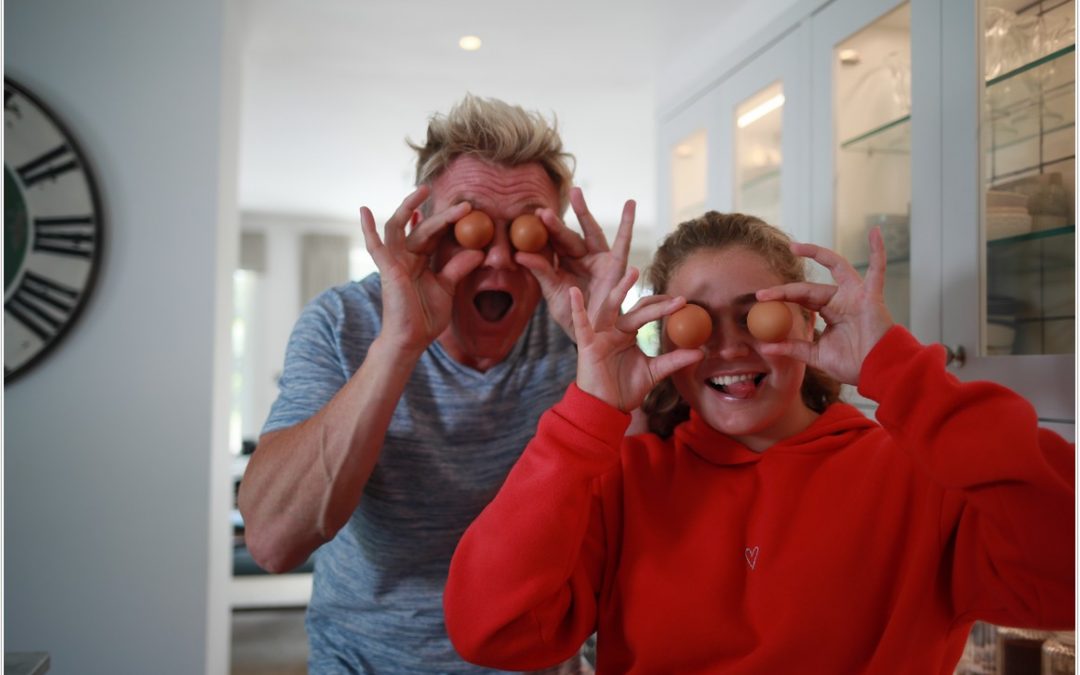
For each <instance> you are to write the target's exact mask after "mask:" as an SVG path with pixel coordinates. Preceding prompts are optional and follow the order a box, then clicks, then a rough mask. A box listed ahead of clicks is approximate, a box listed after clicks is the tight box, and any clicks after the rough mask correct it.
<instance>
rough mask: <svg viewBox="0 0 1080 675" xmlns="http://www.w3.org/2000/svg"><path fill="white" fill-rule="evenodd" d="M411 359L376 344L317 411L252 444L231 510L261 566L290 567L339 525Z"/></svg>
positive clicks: (356, 496)
mask: <svg viewBox="0 0 1080 675" xmlns="http://www.w3.org/2000/svg"><path fill="white" fill-rule="evenodd" d="M418 358H419V354H405V353H402V352H401V351H400V350H399V349H397V348H395V347H393V346H391V345H389V344H386V343H385V342H384V341H383V340H382V339H381V338H376V339H375V341H374V342H373V343H372V344H371V348H370V350H369V351H368V354H367V357H366V358H365V359H364V362H363V364H362V365H361V366H360V368H359V369H358V370H357V371H356V373H355V374H353V376H352V377H351V378H350V379H349V381H348V382H347V383H346V384H345V386H344V387H342V388H341V390H340V391H338V393H337V394H336V395H335V396H334V397H333V398H332V399H331V400H330V402H329V403H327V404H326V406H324V407H323V408H322V410H320V411H319V412H318V413H316V414H315V415H313V416H312V417H311V418H309V419H307V420H305V421H303V422H300V423H298V424H295V425H293V426H291V427H287V428H285V429H279V430H277V431H271V432H268V433H266V434H264V435H263V436H262V437H261V438H260V439H259V445H258V450H257V451H256V452H255V453H254V454H253V455H252V456H251V461H250V463H249V464H248V467H247V470H246V471H245V472H244V479H243V481H242V482H241V484H240V494H239V497H238V503H239V507H240V512H241V514H242V515H243V517H244V531H245V539H246V541H247V545H248V549H249V550H250V551H251V555H252V557H253V558H254V559H255V562H256V563H258V564H259V566H260V567H262V568H264V569H266V570H267V571H269V572H275V573H277V572H285V571H288V570H290V569H292V568H294V567H297V566H298V565H300V564H301V563H303V562H304V561H305V560H306V559H307V558H308V556H309V555H311V553H312V551H314V550H315V549H316V548H318V547H319V546H321V545H322V544H323V543H325V542H327V541H329V540H330V539H332V538H333V537H334V535H335V534H336V533H337V531H338V530H339V529H341V528H342V526H344V525H345V523H346V522H347V521H348V519H349V516H350V515H351V514H352V512H353V511H354V510H355V509H356V507H357V505H358V504H359V503H360V497H361V495H362V494H363V491H364V486H365V485H366V484H367V480H368V478H369V477H370V476H371V471H372V469H373V468H374V467H375V462H376V460H377V459H378V457H379V451H380V449H381V448H382V444H383V439H384V438H385V436H386V430H387V428H388V427H389V425H390V418H391V415H392V414H393V412H394V408H395V407H396V406H397V403H398V400H399V399H400V398H401V394H402V392H403V391H404V389H405V384H406V382H408V379H409V375H410V374H411V373H412V370H413V367H414V366H415V365H416V361H417V359H418Z"/></svg>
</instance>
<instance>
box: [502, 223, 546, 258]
mask: <svg viewBox="0 0 1080 675" xmlns="http://www.w3.org/2000/svg"><path fill="white" fill-rule="evenodd" d="M547 241H548V231H547V228H546V227H544V221H542V220H540V218H539V217H537V216H534V215H533V214H531V213H525V214H522V215H520V216H518V217H517V218H514V222H512V223H510V242H511V243H513V244H514V248H516V249H517V250H519V251H524V252H526V253H536V252H537V251H539V250H540V249H542V248H544V246H546V245H547Z"/></svg>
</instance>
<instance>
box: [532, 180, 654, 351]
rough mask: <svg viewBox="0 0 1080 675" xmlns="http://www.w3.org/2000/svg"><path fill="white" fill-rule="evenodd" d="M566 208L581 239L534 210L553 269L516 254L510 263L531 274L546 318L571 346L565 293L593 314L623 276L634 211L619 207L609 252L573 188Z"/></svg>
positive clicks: (547, 212)
mask: <svg viewBox="0 0 1080 675" xmlns="http://www.w3.org/2000/svg"><path fill="white" fill-rule="evenodd" d="M570 205H571V206H572V207H573V209H574V214H575V215H576V216H577V219H578V223H579V224H580V225H581V231H582V233H583V234H584V237H582V236H581V235H579V234H577V233H576V232H574V231H573V230H571V229H570V228H568V227H567V226H566V224H565V223H563V221H562V219H561V218H559V216H558V214H556V213H555V211H553V210H551V209H539V210H538V211H537V215H538V216H539V217H540V219H541V220H542V221H543V222H544V226H545V227H547V229H548V233H549V234H550V241H551V246H552V249H553V250H554V251H555V255H556V257H557V261H556V262H555V263H554V264H553V263H552V260H551V257H550V255H548V256H545V255H541V254H539V253H522V252H520V251H519V252H517V253H515V254H514V260H515V261H517V262H518V263H519V264H520V265H521V266H523V267H526V268H528V269H529V271H531V272H532V273H533V276H535V277H536V280H537V281H538V282H539V283H540V291H541V292H542V293H543V294H544V299H545V300H546V301H547V304H548V309H549V310H550V311H551V316H552V317H553V318H554V319H555V321H556V322H558V324H559V325H560V326H562V329H563V330H564V331H566V334H567V335H569V336H570V339H571V340H574V341H577V338H576V337H575V332H574V326H573V321H572V318H571V313H572V310H571V307H570V296H569V295H568V294H567V291H568V290H569V289H571V288H578V289H581V290H582V291H583V293H584V297H585V305H586V307H587V308H588V313H589V316H592V315H593V314H594V313H595V312H596V310H597V308H598V307H599V305H600V304H601V303H602V302H603V299H604V296H606V294H607V290H608V289H610V288H612V287H613V286H614V285H615V284H616V283H618V281H619V280H620V279H621V278H622V276H623V273H624V272H625V271H626V263H627V260H628V259H629V257H630V238H631V236H632V232H633V227H634V213H635V210H636V208H637V207H636V204H635V203H634V201H633V200H627V202H626V203H625V204H624V205H623V211H622V218H621V219H620V221H619V230H618V232H617V233H616V235H615V241H614V242H613V245H612V246H611V247H609V246H608V242H607V238H606V237H605V236H604V230H603V228H601V227H600V225H599V224H598V223H597V222H596V219H595V218H593V216H592V214H591V213H590V212H589V207H588V205H587V204H586V203H585V197H584V195H582V192H581V189H580V188H576V187H575V188H573V189H572V190H571V191H570Z"/></svg>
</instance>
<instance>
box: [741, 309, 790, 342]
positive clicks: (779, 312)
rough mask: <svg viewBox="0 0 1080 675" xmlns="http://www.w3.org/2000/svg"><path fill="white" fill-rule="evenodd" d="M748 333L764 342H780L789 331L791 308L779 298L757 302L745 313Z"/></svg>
mask: <svg viewBox="0 0 1080 675" xmlns="http://www.w3.org/2000/svg"><path fill="white" fill-rule="evenodd" d="M746 327H747V328H749V329H750V334H751V335H753V336H754V337H756V338H757V339H759V340H763V341H765V342H780V341H781V340H784V339H786V338H787V336H788V333H789V332H790V331H791V310H790V309H788V306H787V305H786V304H784V303H782V302H780V301H779V300H767V301H765V302H759V303H757V304H755V305H754V306H753V307H751V308H750V313H749V314H747V315H746Z"/></svg>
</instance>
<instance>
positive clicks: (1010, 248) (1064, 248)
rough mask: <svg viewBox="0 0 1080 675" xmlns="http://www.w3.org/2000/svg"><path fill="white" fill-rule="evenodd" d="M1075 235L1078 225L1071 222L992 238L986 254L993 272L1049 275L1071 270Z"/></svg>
mask: <svg viewBox="0 0 1080 675" xmlns="http://www.w3.org/2000/svg"><path fill="white" fill-rule="evenodd" d="M1075 235H1076V228H1075V226H1073V225H1069V226H1067V227H1059V228H1055V229H1053V230H1043V231H1038V232H1029V233H1026V234H1020V235H1016V236H1013V237H1002V238H1001V239H991V240H988V241H987V242H986V257H987V268H988V270H989V272H990V276H991V278H1000V277H1010V278H1015V277H1018V276H1024V277H1031V276H1034V275H1038V276H1040V277H1045V275H1047V274H1049V273H1058V272H1061V271H1068V272H1070V273H1071V270H1072V268H1073V245H1074V242H1075ZM1028 281H1031V280H1030V279H1028Z"/></svg>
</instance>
